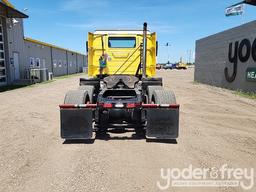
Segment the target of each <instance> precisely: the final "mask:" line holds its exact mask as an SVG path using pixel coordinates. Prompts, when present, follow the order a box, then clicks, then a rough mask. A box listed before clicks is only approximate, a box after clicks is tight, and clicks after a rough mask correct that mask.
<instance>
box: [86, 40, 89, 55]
mask: <svg viewBox="0 0 256 192" xmlns="http://www.w3.org/2000/svg"><path fill="white" fill-rule="evenodd" d="M88 51H89V47H88V41H86V53H88Z"/></svg>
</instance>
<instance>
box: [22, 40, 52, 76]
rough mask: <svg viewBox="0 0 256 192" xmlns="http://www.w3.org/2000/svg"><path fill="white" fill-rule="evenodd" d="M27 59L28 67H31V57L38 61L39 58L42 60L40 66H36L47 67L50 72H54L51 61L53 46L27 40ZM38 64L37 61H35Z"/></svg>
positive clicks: (25, 62) (25, 56)
mask: <svg viewBox="0 0 256 192" xmlns="http://www.w3.org/2000/svg"><path fill="white" fill-rule="evenodd" d="M24 45H25V55H24V58H25V61H24V64H25V66H26V67H27V68H29V67H30V61H31V58H33V59H34V60H35V62H36V60H37V59H39V60H40V66H35V67H36V68H37V67H38V68H41V69H42V68H47V69H48V70H49V72H52V61H51V48H50V47H47V46H43V45H40V44H37V43H33V42H29V41H25V42H24ZM35 64H36V63H35Z"/></svg>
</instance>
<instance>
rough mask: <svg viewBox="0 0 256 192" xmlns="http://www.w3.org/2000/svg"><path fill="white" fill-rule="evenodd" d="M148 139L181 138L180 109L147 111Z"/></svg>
mask: <svg viewBox="0 0 256 192" xmlns="http://www.w3.org/2000/svg"><path fill="white" fill-rule="evenodd" d="M146 118H147V125H146V137H147V139H176V138H178V136H179V109H170V108H156V109H146Z"/></svg>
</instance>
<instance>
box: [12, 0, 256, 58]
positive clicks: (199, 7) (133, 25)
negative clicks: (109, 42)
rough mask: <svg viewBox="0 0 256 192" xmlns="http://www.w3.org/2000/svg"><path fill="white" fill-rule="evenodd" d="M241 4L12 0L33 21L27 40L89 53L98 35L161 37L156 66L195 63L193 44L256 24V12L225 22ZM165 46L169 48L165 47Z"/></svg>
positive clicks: (196, 0) (229, 1) (202, 0)
mask: <svg viewBox="0 0 256 192" xmlns="http://www.w3.org/2000/svg"><path fill="white" fill-rule="evenodd" d="M240 1H241V0H226V1H223V0H214V1H213V0H179V1H177V0H176V1H174V0H155V1H153V0H126V1H124V0H123V1H121V0H44V1H39V0H22V1H21V0H10V2H11V3H12V4H13V5H14V6H15V7H16V8H17V9H19V10H21V11H23V10H24V12H25V13H26V14H27V15H29V18H28V19H25V20H24V25H25V29H24V30H25V36H26V37H31V38H34V39H37V40H41V41H44V42H47V43H52V44H55V45H58V46H61V47H64V48H68V49H72V50H74V51H78V52H81V53H85V42H86V39H87V33H88V32H93V31H94V30H95V29H106V28H107V29H142V26H143V23H144V22H147V23H148V27H149V29H150V31H151V32H157V36H158V42H159V55H158V62H159V63H166V62H167V61H168V60H170V61H171V62H176V61H179V59H180V58H181V57H182V58H183V60H184V61H188V60H190V59H189V58H190V55H191V60H193V58H194V51H195V41H196V40H198V39H201V38H203V37H206V36H209V35H212V34H215V33H218V32H221V31H223V30H226V29H229V28H232V27H236V26H239V25H241V24H243V23H247V22H250V21H253V20H255V19H256V7H254V6H249V5H247V6H246V9H245V14H244V15H243V16H233V17H226V16H225V14H224V13H225V8H226V7H228V6H230V5H233V4H235V3H237V2H240ZM166 43H169V44H170V46H169V47H166V46H165V45H166Z"/></svg>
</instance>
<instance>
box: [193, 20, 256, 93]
mask: <svg viewBox="0 0 256 192" xmlns="http://www.w3.org/2000/svg"><path fill="white" fill-rule="evenodd" d="M195 81H198V82H201V83H205V84H209V85H214V86H218V87H224V88H228V89H233V90H241V91H246V92H256V21H252V22H250V23H246V24H243V25H241V26H238V27H235V28H233V29H229V30H226V31H224V32H221V33H218V34H215V35H212V36H209V37H206V38H203V39H200V40H198V41H197V42H196V61H195Z"/></svg>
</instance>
